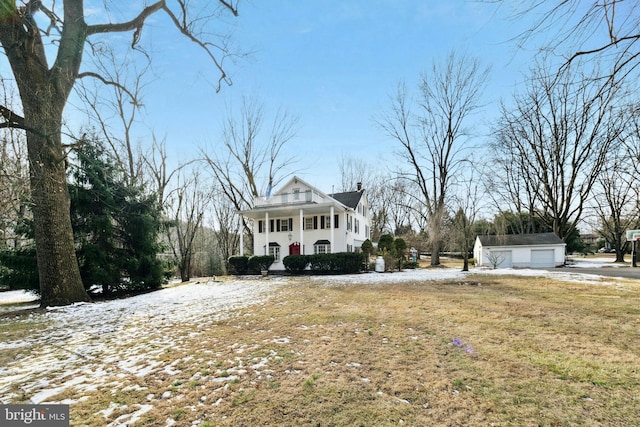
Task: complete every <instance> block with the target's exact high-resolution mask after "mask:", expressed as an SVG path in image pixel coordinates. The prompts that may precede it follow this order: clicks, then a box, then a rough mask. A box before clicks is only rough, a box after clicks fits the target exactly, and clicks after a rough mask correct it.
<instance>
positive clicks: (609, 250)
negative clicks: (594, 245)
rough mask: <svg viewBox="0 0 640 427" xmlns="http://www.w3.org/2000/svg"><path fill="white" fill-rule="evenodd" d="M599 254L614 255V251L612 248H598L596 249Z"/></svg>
mask: <svg viewBox="0 0 640 427" xmlns="http://www.w3.org/2000/svg"><path fill="white" fill-rule="evenodd" d="M598 253H599V254H615V253H616V250H615V249H614V248H600V249H598Z"/></svg>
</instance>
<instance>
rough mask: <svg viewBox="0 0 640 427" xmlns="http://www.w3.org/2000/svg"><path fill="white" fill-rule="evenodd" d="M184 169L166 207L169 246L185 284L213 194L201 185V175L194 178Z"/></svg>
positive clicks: (192, 174) (194, 174) (194, 172)
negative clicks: (197, 239) (197, 238)
mask: <svg viewBox="0 0 640 427" xmlns="http://www.w3.org/2000/svg"><path fill="white" fill-rule="evenodd" d="M188 173H189V172H187V171H186V169H181V173H179V174H178V175H177V181H178V182H177V183H176V186H175V188H174V189H173V190H172V191H171V192H169V194H168V195H167V201H166V204H165V207H166V210H167V216H168V217H169V218H170V221H166V222H165V231H166V235H167V240H168V242H169V246H170V247H171V250H172V252H173V255H174V258H175V260H176V262H177V265H178V271H179V272H180V279H181V280H182V281H183V282H186V281H188V280H189V279H191V262H192V258H193V253H194V250H195V247H194V239H195V238H196V235H197V234H198V232H199V231H200V228H201V226H202V219H203V217H204V214H205V212H206V210H207V209H208V206H209V203H210V202H211V193H210V192H209V191H208V190H205V189H204V188H206V187H207V186H203V185H202V182H200V174H199V173H198V172H197V171H193V172H192V173H191V174H190V175H187V174H188Z"/></svg>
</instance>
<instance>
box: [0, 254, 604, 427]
mask: <svg viewBox="0 0 640 427" xmlns="http://www.w3.org/2000/svg"><path fill="white" fill-rule="evenodd" d="M590 266H593V263H592V264H590ZM470 274H487V275H500V274H505V275H520V276H547V277H553V278H557V279H559V280H568V281H578V282H581V283H594V284H603V283H608V282H606V281H607V280H608V281H611V282H612V283H615V279H610V278H607V279H603V278H602V277H601V276H597V275H587V274H580V273H574V272H568V271H567V270H566V269H559V270H558V271H545V270H529V269H497V270H489V269H471V271H470V272H461V271H460V269H458V268H456V269H451V268H430V269H417V270H406V271H402V272H393V273H373V272H372V273H365V274H353V275H340V276H316V277H305V278H304V279H303V280H302V281H301V280H300V279H297V278H287V277H277V276H270V277H268V278H248V277H245V278H237V279H227V280H224V281H222V282H213V281H210V282H204V283H190V284H186V285H180V286H174V287H168V288H165V289H162V290H159V291H156V292H151V293H148V294H143V295H138V296H135V297H131V298H126V299H119V300H112V301H104V302H96V303H82V304H76V305H74V306H69V307H56V308H50V309H48V310H40V311H35V312H33V313H31V314H29V315H27V316H21V317H20V318H13V317H11V316H5V317H4V318H0V326H8V327H9V326H10V325H11V324H12V322H14V323H16V322H34V323H37V324H42V325H45V326H43V327H41V328H39V329H37V330H35V332H34V331H30V332H29V334H28V335H27V336H26V337H25V336H16V337H15V338H9V339H8V340H6V341H5V342H2V343H0V350H2V349H5V350H11V351H13V352H16V353H15V354H16V355H15V357H13V358H12V359H8V358H7V359H5V360H6V363H4V364H3V365H0V403H12V402H14V403H15V402H25V401H26V402H32V403H43V402H51V403H55V402H64V403H68V404H73V403H75V402H79V401H82V400H83V399H84V398H85V397H86V396H87V394H89V393H92V392H95V391H97V390H105V389H108V390H111V391H112V393H116V392H118V391H122V390H132V389H131V387H132V386H134V385H137V384H136V381H137V379H145V378H147V379H152V378H154V377H155V376H158V375H170V376H173V375H178V374H180V373H181V370H180V364H181V363H184V362H187V360H186V359H185V358H180V359H177V358H175V357H174V358H173V359H171V357H170V356H168V354H169V355H170V354H172V353H171V352H172V351H174V352H175V353H179V351H181V350H182V351H184V352H186V353H187V354H188V352H189V350H190V349H189V348H185V345H186V344H185V343H186V342H187V340H186V338H193V337H196V338H197V337H198V336H199V334H202V333H203V331H207V330H209V329H210V328H213V327H215V323H216V322H218V321H220V320H224V319H226V318H228V316H229V315H230V312H232V311H233V310H235V309H239V308H243V307H247V306H250V305H253V304H260V303H264V301H266V300H267V299H268V298H269V296H270V295H272V294H273V293H274V292H275V291H276V290H277V289H278V287H280V286H285V285H295V286H301V283H304V282H308V281H309V280H311V281H312V282H313V283H314V284H316V285H318V286H348V285H350V284H367V283H371V284H375V283H402V282H405V283H406V282H412V283H420V282H429V281H447V280H455V281H464V280H465V278H466V277H467V276H468V275H470ZM5 297H6V298H5ZM21 298H22V296H21V295H20V293H19V291H12V292H11V293H6V292H5V293H2V294H0V301H14V302H17V301H22V300H21ZM0 304H2V303H1V302H0ZM185 329H186V330H188V331H189V333H188V335H186V336H183V335H182V334H183V333H184V331H185ZM288 340H289V338H288V337H281V336H274V337H273V341H272V342H273V343H275V344H280V343H286V342H288ZM243 351H244V349H238V350H237V352H238V353H241V352H243ZM22 354H26V355H27V356H22ZM272 356H273V355H272ZM273 357H275V356H273ZM266 360H267V359H266V358H264V357H263V358H256V359H255V361H254V363H253V364H252V365H250V366H248V368H249V369H250V370H251V371H254V373H256V374H257V375H259V374H260V373H259V372H256V371H258V370H261V369H263V368H264V367H265V366H266V364H267V362H266ZM240 368H241V366H238V367H234V368H229V369H228V370H227V371H228V372H227V373H226V375H225V376H222V377H220V378H215V379H213V380H212V381H213V382H214V383H215V382H216V381H219V382H220V383H221V384H229V383H231V382H233V381H234V379H236V378H237V376H238V375H243V374H244V373H246V369H244V370H243V369H240ZM231 372H233V373H234V374H235V375H229V374H230V373H231ZM364 380H365V379H363V381H364ZM167 393H170V392H167ZM169 395H170V394H169ZM163 396H164V395H163ZM167 398H168V397H167ZM163 399H165V397H162V398H160V396H159V395H158V398H153V397H151V398H150V399H149V400H150V402H148V403H147V404H144V405H142V404H137V405H130V406H129V407H127V406H126V405H124V406H123V405H117V406H114V407H112V408H111V410H114V409H115V408H117V409H118V411H119V413H121V412H124V413H123V414H122V415H118V418H117V419H116V420H115V421H114V422H113V423H112V424H110V425H114V426H115V425H124V424H133V423H134V422H135V421H136V420H138V419H139V418H140V417H141V416H142V415H144V414H145V413H146V412H148V411H150V410H151V409H152V408H153V404H156V403H157V402H159V401H161V400H163ZM114 405H115V404H114ZM103 410H107V411H108V410H109V409H103ZM104 416H105V418H106V417H107V415H106V413H105V414H104Z"/></svg>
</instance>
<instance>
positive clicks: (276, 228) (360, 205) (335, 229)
mask: <svg viewBox="0 0 640 427" xmlns="http://www.w3.org/2000/svg"><path fill="white" fill-rule="evenodd" d="M240 213H241V214H242V215H243V216H245V217H247V218H251V219H253V248H254V252H255V254H256V255H273V256H274V257H275V259H276V260H275V262H274V263H273V264H272V266H271V269H273V270H283V269H284V265H283V264H282V259H283V258H284V257H286V256H287V255H300V254H317V253H335V252H355V251H357V250H358V249H359V248H360V246H362V243H363V242H364V241H365V240H366V239H368V238H369V237H370V234H369V233H370V220H369V217H370V216H369V204H368V202H367V197H366V194H365V191H364V189H362V185H361V184H360V183H358V185H357V188H356V190H355V191H348V192H345V193H335V194H325V193H323V192H322V191H320V190H318V189H317V188H315V187H313V186H312V185H309V184H308V183H306V182H305V181H303V180H302V179H300V178H298V177H293V178H292V179H291V180H290V181H289V182H287V183H286V184H285V185H284V186H283V187H282V188H281V189H280V190H278V191H277V192H276V193H274V194H273V195H271V196H269V197H258V198H256V199H255V200H254V206H253V208H251V209H247V210H244V211H241V212H240ZM241 246H242V245H241Z"/></svg>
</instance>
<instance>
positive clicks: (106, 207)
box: [69, 141, 163, 295]
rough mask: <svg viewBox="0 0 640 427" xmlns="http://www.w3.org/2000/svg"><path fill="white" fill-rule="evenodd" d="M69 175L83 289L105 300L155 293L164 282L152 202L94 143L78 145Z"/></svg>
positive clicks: (157, 222)
mask: <svg viewBox="0 0 640 427" xmlns="http://www.w3.org/2000/svg"><path fill="white" fill-rule="evenodd" d="M77 158H78V162H77V163H78V164H77V166H76V167H74V170H73V180H72V182H73V183H72V184H71V185H70V189H69V192H70V194H71V217H72V225H73V229H74V238H75V241H76V246H77V248H78V249H77V256H78V263H79V265H80V273H81V275H82V281H83V283H84V285H85V288H87V289H92V288H95V287H96V286H99V287H100V288H101V289H102V293H103V294H104V295H108V294H114V293H122V292H129V291H141V290H148V289H155V288H158V287H159V286H160V285H161V284H162V281H163V268H162V263H161V261H160V260H158V258H157V254H158V252H159V250H160V246H159V244H158V239H157V237H158V231H159V224H160V212H159V211H158V206H157V203H156V202H155V198H154V197H150V196H148V195H145V194H144V189H143V188H141V187H136V186H133V185H130V184H127V182H126V180H125V179H124V178H123V175H122V174H121V173H119V171H118V168H117V165H115V164H114V163H113V162H112V161H111V160H110V159H109V158H108V157H107V155H106V154H105V151H104V149H103V147H102V145H101V144H100V143H99V142H97V141H92V143H91V144H82V146H81V149H80V150H79V151H78V153H77Z"/></svg>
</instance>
